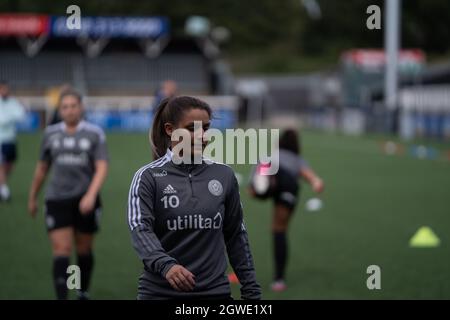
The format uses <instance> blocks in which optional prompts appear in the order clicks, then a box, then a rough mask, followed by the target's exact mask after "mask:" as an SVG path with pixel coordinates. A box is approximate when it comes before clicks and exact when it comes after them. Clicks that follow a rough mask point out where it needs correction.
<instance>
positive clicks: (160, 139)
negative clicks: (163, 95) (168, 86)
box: [149, 96, 212, 159]
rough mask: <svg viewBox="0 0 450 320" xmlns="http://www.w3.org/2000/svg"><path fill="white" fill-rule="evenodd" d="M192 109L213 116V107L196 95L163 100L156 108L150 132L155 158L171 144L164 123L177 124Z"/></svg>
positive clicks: (163, 152) (161, 154)
mask: <svg viewBox="0 0 450 320" xmlns="http://www.w3.org/2000/svg"><path fill="white" fill-rule="evenodd" d="M190 109H201V110H205V111H206V112H207V113H208V115H209V118H211V116H212V111H211V107H210V106H209V105H208V104H207V103H206V102H204V101H202V100H200V99H197V98H194V97H189V96H178V97H173V98H167V99H164V100H162V101H161V103H160V104H159V106H158V108H157V109H156V113H155V115H154V117H153V124H152V128H151V129H150V133H149V138H150V145H151V147H152V150H153V154H154V158H155V159H158V158H160V157H162V156H163V155H164V154H165V153H166V151H167V148H169V147H170V145H171V141H170V137H169V136H168V135H167V133H166V130H165V129H164V124H165V123H172V124H173V125H177V124H178V123H179V121H180V120H181V119H182V117H183V115H184V112H185V111H187V110H190Z"/></svg>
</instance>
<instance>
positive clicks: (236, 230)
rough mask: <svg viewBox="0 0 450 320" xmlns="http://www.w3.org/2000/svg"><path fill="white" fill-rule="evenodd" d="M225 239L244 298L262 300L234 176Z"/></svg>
mask: <svg viewBox="0 0 450 320" xmlns="http://www.w3.org/2000/svg"><path fill="white" fill-rule="evenodd" d="M224 239H225V244H226V247H227V253H228V258H229V260H230V263H231V266H232V267H233V270H234V272H235V273H236V275H237V277H238V279H239V282H240V283H241V285H242V287H241V296H242V298H243V299H261V287H260V286H259V284H258V283H257V282H256V274H255V268H254V264H253V258H252V254H251V252H250V246H249V242H248V235H247V230H246V229H245V225H244V221H243V213H242V204H241V200H240V196H239V185H238V182H237V180H236V177H235V176H234V174H233V178H232V183H231V185H230V189H229V191H228V195H227V200H226V209H225V219H224Z"/></svg>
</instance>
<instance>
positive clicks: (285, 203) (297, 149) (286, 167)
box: [250, 129, 324, 292]
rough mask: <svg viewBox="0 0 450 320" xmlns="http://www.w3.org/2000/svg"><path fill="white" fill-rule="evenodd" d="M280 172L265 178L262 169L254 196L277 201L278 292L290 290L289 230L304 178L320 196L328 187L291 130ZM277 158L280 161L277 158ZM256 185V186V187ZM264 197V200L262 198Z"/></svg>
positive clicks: (282, 151)
mask: <svg viewBox="0 0 450 320" xmlns="http://www.w3.org/2000/svg"><path fill="white" fill-rule="evenodd" d="M278 155H279V157H278V161H279V170H278V172H277V174H276V175H275V176H264V175H263V171H264V166H261V165H258V166H257V167H256V169H255V170H254V172H253V174H252V177H251V185H250V193H251V194H252V195H253V196H257V197H259V198H269V197H270V198H273V200H274V211H273V220H272V234H273V248H274V264H275V273H274V282H273V283H272V285H271V289H272V290H273V291H276V292H280V291H284V290H286V288H287V286H286V283H285V269H286V263H287V257H288V243H287V235H286V234H287V230H288V225H289V221H290V218H291V216H292V213H293V212H294V209H295V206H296V204H297V203H298V200H299V183H298V180H299V178H300V177H302V178H304V179H305V180H306V181H307V182H308V183H309V184H310V185H311V187H312V189H313V191H314V192H316V193H320V192H322V191H323V189H324V183H323V181H322V179H320V178H319V177H318V176H317V174H316V173H315V172H314V171H313V170H312V169H311V168H310V167H309V165H308V164H307V162H306V161H305V160H304V159H303V157H302V156H301V145H300V139H299V135H298V133H297V131H295V130H294V129H287V130H286V131H285V132H283V134H282V135H281V137H280V144H279V150H278ZM275 158H277V157H275ZM261 177H266V179H267V180H266V181H267V182H265V183H264V182H262V183H264V184H265V185H266V188H265V190H261V188H260V187H259V186H258V184H259V183H261V182H260V181H264V180H262V179H261ZM255 182H256V183H255ZM261 194H262V196H261Z"/></svg>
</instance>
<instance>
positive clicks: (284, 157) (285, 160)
mask: <svg viewBox="0 0 450 320" xmlns="http://www.w3.org/2000/svg"><path fill="white" fill-rule="evenodd" d="M278 155H279V161H280V162H279V163H280V168H283V169H284V170H286V171H287V172H288V173H289V174H291V175H292V176H293V177H298V176H299V173H300V170H302V169H306V168H308V163H307V162H306V160H305V159H303V158H302V157H301V156H299V155H297V154H295V153H294V152H292V151H289V150H285V149H280V150H279V151H278Z"/></svg>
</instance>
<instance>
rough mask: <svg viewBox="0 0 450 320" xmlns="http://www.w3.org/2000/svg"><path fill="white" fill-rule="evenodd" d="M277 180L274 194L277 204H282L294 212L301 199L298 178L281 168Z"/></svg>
mask: <svg viewBox="0 0 450 320" xmlns="http://www.w3.org/2000/svg"><path fill="white" fill-rule="evenodd" d="M275 178H276V183H275V189H274V194H273V199H274V202H275V204H281V205H284V206H285V207H287V208H289V209H291V210H294V208H295V206H296V205H297V202H298V198H299V189H300V187H299V184H298V177H293V176H292V174H290V173H289V172H287V171H286V170H284V169H282V168H279V169H278V172H277V174H276V175H275Z"/></svg>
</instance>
